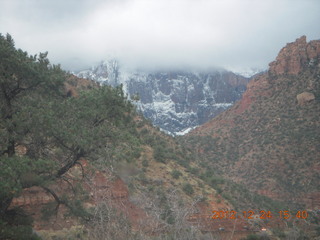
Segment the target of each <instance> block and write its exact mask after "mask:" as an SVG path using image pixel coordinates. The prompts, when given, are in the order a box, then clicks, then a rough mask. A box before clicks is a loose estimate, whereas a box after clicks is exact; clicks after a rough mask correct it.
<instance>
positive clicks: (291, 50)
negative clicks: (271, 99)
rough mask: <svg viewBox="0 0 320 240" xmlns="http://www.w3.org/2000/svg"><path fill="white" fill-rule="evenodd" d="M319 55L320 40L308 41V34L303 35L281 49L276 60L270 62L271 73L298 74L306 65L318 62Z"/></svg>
mask: <svg viewBox="0 0 320 240" xmlns="http://www.w3.org/2000/svg"><path fill="white" fill-rule="evenodd" d="M319 55H320V41H310V42H309V43H307V41H306V36H302V37H300V38H298V39H297V40H296V41H295V42H293V43H288V44H287V45H286V46H285V47H284V48H282V49H281V51H280V52H279V54H278V56H277V58H276V60H275V61H273V62H271V63H270V64H269V66H270V70H269V73H270V74H273V75H281V74H292V75H297V74H299V73H300V72H301V71H302V70H303V68H304V67H305V66H308V65H316V64H318V63H319Z"/></svg>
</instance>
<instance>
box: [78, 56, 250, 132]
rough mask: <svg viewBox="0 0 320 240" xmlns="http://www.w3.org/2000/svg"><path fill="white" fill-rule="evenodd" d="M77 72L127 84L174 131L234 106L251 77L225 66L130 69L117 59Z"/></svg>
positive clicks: (147, 111)
mask: <svg viewBox="0 0 320 240" xmlns="http://www.w3.org/2000/svg"><path fill="white" fill-rule="evenodd" d="M77 75H78V76H79V77H85V78H89V79H93V80H96V81H98V82H101V83H103V84H109V85H112V86H116V85H119V84H123V88H124V91H125V93H127V94H128V95H129V96H131V97H132V96H135V95H139V99H140V100H139V101H138V102H136V103H137V106H138V109H139V110H140V111H142V113H143V115H144V116H145V117H146V118H148V119H150V120H151V121H152V122H153V124H154V125H156V126H159V127H160V128H161V129H163V130H165V131H166V132H169V133H171V134H182V133H184V132H187V131H188V130H190V129H192V128H193V127H195V126H198V125H201V124H203V123H205V122H207V121H208V120H210V119H212V118H213V117H214V116H216V115H217V114H218V113H220V112H222V111H224V110H226V109H227V108H229V107H230V106H232V105H233V104H234V102H235V101H237V100H239V99H240V98H241V95H242V93H243V92H244V91H245V90H246V85H247V83H248V81H249V79H248V78H245V77H242V76H239V75H236V74H234V73H232V72H228V71H225V70H219V71H218V70H217V71H211V72H187V71H128V70H126V69H124V68H123V67H121V66H119V64H118V63H117V61H115V60H112V61H105V62H102V63H101V64H100V65H99V66H97V67H95V68H93V69H92V70H88V71H82V72H80V73H78V74H77Z"/></svg>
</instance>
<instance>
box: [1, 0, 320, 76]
mask: <svg viewBox="0 0 320 240" xmlns="http://www.w3.org/2000/svg"><path fill="white" fill-rule="evenodd" d="M319 9H320V1H318V0H307V1H306V0H268V1H252V0H241V1H238V0H226V1H219V0H199V1H192V0H173V1H170V0H163V1H153V0H148V1H147V0H130V1H129V0H121V1H115V0H109V1H104V0H95V1H91V0H90V1H89V0H68V1H62V0H56V1H39V0H28V1H20V0H0V32H1V33H2V34H5V33H7V32H8V33H10V34H11V35H12V36H13V37H14V39H15V41H16V46H17V47H19V48H22V49H24V50H27V51H28V52H29V53H32V54H35V53H38V52H44V51H49V57H50V59H52V61H53V62H54V63H61V64H62V66H63V67H64V68H65V69H67V70H71V71H77V70H81V69H85V68H87V67H90V66H92V65H95V64H97V63H98V62H99V61H100V60H104V59H108V58H110V57H116V58H118V59H121V60H122V62H126V65H130V64H131V65H132V66H133V67H136V66H149V67H153V66H160V67H165V68H168V67H171V68H172V67H173V68H174V67H188V68H189V67H191V66H192V67H201V68H210V67H212V66H215V67H223V68H227V69H229V70H233V71H238V72H241V71H243V69H247V68H249V69H250V68H259V69H266V68H267V65H268V63H269V62H270V61H271V60H272V59H273V57H274V56H275V55H276V54H277V52H278V50H279V49H280V48H281V47H282V46H283V45H284V44H285V43H287V42H289V41H291V40H292V39H295V38H297V37H299V36H301V35H306V36H307V37H308V39H309V40H311V39H317V38H320V32H319V29H318V24H317V23H319V22H320V15H319V13H318V10H319Z"/></svg>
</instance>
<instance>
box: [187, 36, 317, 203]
mask: <svg viewBox="0 0 320 240" xmlns="http://www.w3.org/2000/svg"><path fill="white" fill-rule="evenodd" d="M186 141H187V142H189V144H190V145H191V144H192V146H193V147H196V148H197V149H198V150H197V152H198V157H200V158H201V159H203V162H204V163H205V164H207V167H208V168H213V169H214V170H215V171H216V172H217V173H219V174H221V175H223V176H225V177H227V178H228V179H231V180H233V181H235V182H239V183H241V184H243V185H245V186H246V187H247V188H248V189H250V191H252V192H256V193H260V194H262V195H266V196H269V197H271V198H273V199H278V200H281V201H284V202H287V203H290V204H292V205H294V206H299V204H301V203H302V204H305V205H306V206H307V207H308V208H315V207H319V206H320V201H319V199H320V197H319V196H320V174H319V170H320V41H319V40H316V41H311V42H309V43H307V42H306V37H305V36H303V37H301V38H299V39H297V40H296V41H295V42H293V43H289V44H287V45H286V47H284V48H283V49H282V50H281V51H280V53H279V55H278V57H277V58H276V60H275V61H274V62H272V63H270V69H269V71H268V72H267V73H265V74H261V75H259V76H257V77H255V78H254V79H253V80H252V81H251V82H250V83H249V84H248V87H247V91H246V92H245V93H244V94H243V97H242V99H241V100H240V101H239V102H237V103H236V104H235V105H234V106H233V107H232V108H230V109H229V110H227V111H226V112H224V113H222V114H220V115H219V116H218V117H216V118H214V119H213V120H212V121H209V122H208V123H206V124H204V125H203V126H200V127H198V128H196V129H195V130H194V131H192V132H191V133H190V134H189V135H188V136H187V140H186Z"/></svg>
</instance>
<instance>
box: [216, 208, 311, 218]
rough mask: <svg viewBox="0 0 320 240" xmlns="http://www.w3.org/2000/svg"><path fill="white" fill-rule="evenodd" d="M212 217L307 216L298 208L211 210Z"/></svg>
mask: <svg viewBox="0 0 320 240" xmlns="http://www.w3.org/2000/svg"><path fill="white" fill-rule="evenodd" d="M212 214H213V215H212V217H211V218H212V219H240V218H241V219H272V218H280V219H289V218H297V219H306V218H308V212H307V211H306V210H303V211H302V210H299V211H295V212H290V211H279V212H276V213H275V212H271V211H265V210H260V211H254V210H249V211H243V212H237V211H234V210H231V211H224V210H220V211H212Z"/></svg>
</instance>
